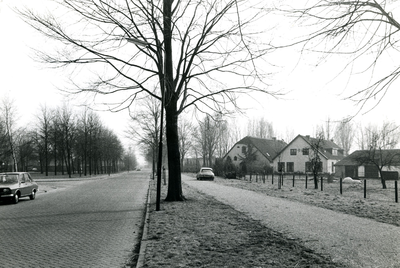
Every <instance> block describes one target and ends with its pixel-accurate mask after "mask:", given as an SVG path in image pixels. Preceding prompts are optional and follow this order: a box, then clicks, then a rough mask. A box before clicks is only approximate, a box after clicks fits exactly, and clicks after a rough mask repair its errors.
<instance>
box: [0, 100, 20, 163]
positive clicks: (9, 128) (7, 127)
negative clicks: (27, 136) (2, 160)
mask: <svg viewBox="0 0 400 268" xmlns="http://www.w3.org/2000/svg"><path fill="white" fill-rule="evenodd" d="M0 111H1V117H2V123H3V126H4V136H5V140H6V144H7V147H8V151H9V155H10V156H11V158H12V161H13V171H18V156H17V152H18V148H17V144H16V141H17V135H18V133H17V128H16V120H17V118H16V116H17V110H16V107H15V104H14V101H13V100H11V99H9V98H8V97H7V96H6V97H4V98H3V101H2V106H1V107H0Z"/></svg>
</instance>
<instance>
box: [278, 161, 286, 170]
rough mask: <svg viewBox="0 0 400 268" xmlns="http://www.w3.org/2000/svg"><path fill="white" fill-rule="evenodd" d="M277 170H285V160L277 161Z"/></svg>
mask: <svg viewBox="0 0 400 268" xmlns="http://www.w3.org/2000/svg"><path fill="white" fill-rule="evenodd" d="M278 172H285V162H278Z"/></svg>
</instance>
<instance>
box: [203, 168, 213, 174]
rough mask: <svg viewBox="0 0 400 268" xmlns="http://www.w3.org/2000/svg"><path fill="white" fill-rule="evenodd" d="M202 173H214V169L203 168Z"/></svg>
mask: <svg viewBox="0 0 400 268" xmlns="http://www.w3.org/2000/svg"><path fill="white" fill-rule="evenodd" d="M201 173H203V174H212V171H211V169H203V170H202V171H201Z"/></svg>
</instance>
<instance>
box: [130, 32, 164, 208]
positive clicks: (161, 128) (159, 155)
mask: <svg viewBox="0 0 400 268" xmlns="http://www.w3.org/2000/svg"><path fill="white" fill-rule="evenodd" d="M126 40H127V41H128V42H130V43H133V44H135V45H138V46H142V47H148V46H151V44H149V43H147V42H144V41H141V40H138V39H136V38H127V39H126ZM162 85H164V86H165V81H163V84H162ZM163 125H164V88H162V86H161V119H160V136H159V143H158V161H157V194H156V211H160V203H161V167H162V147H163V142H162V137H163Z"/></svg>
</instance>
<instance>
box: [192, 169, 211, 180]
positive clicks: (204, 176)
mask: <svg viewBox="0 0 400 268" xmlns="http://www.w3.org/2000/svg"><path fill="white" fill-rule="evenodd" d="M196 178H197V180H212V181H213V180H214V172H213V170H212V168H209V167H202V168H201V169H200V172H199V173H197V176H196Z"/></svg>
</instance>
